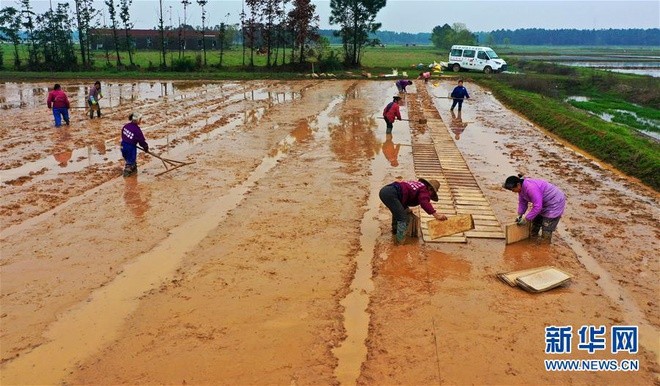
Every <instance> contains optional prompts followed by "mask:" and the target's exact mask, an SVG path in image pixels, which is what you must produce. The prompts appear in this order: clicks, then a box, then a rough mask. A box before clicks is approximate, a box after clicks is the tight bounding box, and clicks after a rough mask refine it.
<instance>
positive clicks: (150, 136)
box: [0, 82, 301, 216]
mask: <svg viewBox="0 0 660 386" xmlns="http://www.w3.org/2000/svg"><path fill="white" fill-rule="evenodd" d="M63 84H65V83H64V82H63ZM177 85H178V83H176V82H136V83H133V84H117V85H115V84H109V85H107V86H108V87H107V91H105V89H104V92H105V93H106V94H107V95H110V96H108V97H107V99H111V100H112V99H113V98H114V100H117V101H121V103H122V104H121V105H118V108H120V109H121V108H124V109H125V110H126V112H125V113H126V114H127V112H128V111H130V106H131V103H130V101H133V102H135V103H138V104H139V102H146V103H145V104H143V105H141V106H140V107H139V110H140V111H141V112H143V116H144V118H143V124H142V129H143V131H144V132H145V136H146V137H147V141H148V142H149V144H150V146H151V148H152V149H153V150H154V151H155V152H157V153H159V152H163V154H165V155H167V154H177V153H179V154H180V153H182V152H185V151H187V150H189V149H192V148H193V147H194V146H196V145H197V144H199V143H201V142H203V141H208V140H213V139H215V138H217V137H219V136H222V135H225V134H226V133H228V132H232V131H234V130H236V129H237V128H239V127H242V125H257V124H259V121H260V120H261V118H262V117H263V115H264V113H265V111H266V110H267V109H268V108H271V107H273V106H276V105H279V104H285V103H292V102H294V101H295V100H296V99H299V98H300V97H301V94H300V91H299V90H294V89H291V88H290V87H283V88H282V89H281V90H271V89H269V88H268V87H267V86H268V85H267V84H264V83H260V82H256V83H254V84H252V85H250V86H248V85H246V84H238V83H231V82H228V83H221V84H207V83H203V82H200V83H197V84H196V86H193V85H192V84H185V87H183V89H179V88H178V86H177ZM104 86H105V85H104ZM16 87H18V86H17V84H10V85H9V87H5V89H7V88H9V89H11V90H13V89H15V88H16ZM23 87H24V88H25V89H26V90H32V89H33V88H35V85H31V84H30V85H23ZM78 87H79V88H80V87H82V86H78ZM255 87H256V88H255ZM71 88H73V86H71ZM127 90H128V91H127ZM115 94H116V95H117V96H115V97H113V96H112V95H115ZM126 95H131V96H132V97H131V98H128V97H126ZM119 96H121V97H119ZM170 99H171V100H170ZM173 100H176V101H174V102H173ZM127 101H128V102H127ZM173 103H174V104H173ZM122 106H123V107H122ZM28 110H29V109H13V110H9V111H10V112H11V113H12V114H19V115H21V114H22V116H24V115H25V114H24V113H28ZM40 110H41V109H40ZM106 111H107V110H106ZM112 111H115V112H118V111H119V110H112ZM28 114H29V113H28ZM122 115H123V114H122V113H119V115H117V114H115V115H112V113H106V114H105V118H104V119H102V120H98V119H94V120H83V121H82V123H80V122H78V123H74V121H72V125H71V126H70V127H69V126H64V127H62V128H59V129H54V128H51V129H46V130H47V131H48V134H47V135H39V136H36V137H35V138H34V139H32V140H31V141H25V142H24V143H22V144H21V145H19V146H18V147H17V148H14V149H12V147H14V146H15V144H16V143H17V141H15V138H12V136H7V137H4V139H3V141H2V143H1V144H0V145H2V146H3V151H4V152H5V154H8V157H5V159H4V163H3V164H2V165H1V166H0V168H2V169H4V170H3V171H2V173H0V183H4V186H3V190H4V193H5V194H7V197H11V199H10V200H7V201H5V202H4V205H3V206H7V208H8V207H9V206H11V205H13V204H12V203H11V202H15V201H17V200H25V199H26V198H25V197H26V196H23V195H22V194H21V193H20V192H26V194H30V192H29V191H30V189H32V188H33V187H34V186H37V185H39V186H41V189H40V190H44V189H47V186H48V185H47V184H53V183H59V181H61V180H62V179H69V178H71V177H72V176H77V175H80V174H89V173H95V172H98V171H104V172H105V173H110V172H111V171H112V170H114V169H118V168H120V164H121V154H120V151H119V139H118V131H119V128H120V127H121V126H122V125H123V124H124V123H125V118H119V117H120V116H122ZM116 118H119V119H116ZM40 119H41V122H45V121H48V120H52V117H51V116H49V114H40ZM5 122H6V121H5ZM38 122H39V121H37V123H36V124H37V125H39V124H40V123H38ZM0 130H1V131H2V132H3V133H9V127H8V126H5V127H1V126H0ZM18 143H21V142H20V141H19V142H18ZM25 154H28V156H26V155H25ZM21 155H22V158H23V159H22V160H21V161H19V160H12V158H13V157H17V156H21ZM141 157H142V156H141ZM116 173H117V174H118V172H116ZM44 184H46V185H44ZM10 192H12V193H10ZM60 195H61V194H60ZM41 197H42V198H43V197H45V196H43V195H42V196H41ZM51 201H53V202H55V201H61V198H57V197H53V198H52V199H51ZM47 205H48V204H47ZM34 209H36V207H35V208H34ZM40 210H43V209H40ZM13 213H16V212H13ZM18 215H19V216H20V213H19V214H18ZM12 216H15V215H14V214H12Z"/></svg>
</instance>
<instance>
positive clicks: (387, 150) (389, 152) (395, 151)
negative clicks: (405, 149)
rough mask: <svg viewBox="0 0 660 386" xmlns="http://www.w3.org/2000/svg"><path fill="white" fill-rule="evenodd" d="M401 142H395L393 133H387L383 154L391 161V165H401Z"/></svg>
mask: <svg viewBox="0 0 660 386" xmlns="http://www.w3.org/2000/svg"><path fill="white" fill-rule="evenodd" d="M400 149H401V144H400V143H397V144H396V145H395V144H394V141H392V134H387V135H385V142H383V155H384V156H385V158H387V160H388V161H390V165H392V166H399V150H400Z"/></svg>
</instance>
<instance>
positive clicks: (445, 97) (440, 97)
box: [431, 94, 469, 101]
mask: <svg viewBox="0 0 660 386" xmlns="http://www.w3.org/2000/svg"><path fill="white" fill-rule="evenodd" d="M431 95H432V94H431ZM433 98H438V99H456V100H461V101H464V100H467V99H469V98H454V97H450V96H437V95H433Z"/></svg>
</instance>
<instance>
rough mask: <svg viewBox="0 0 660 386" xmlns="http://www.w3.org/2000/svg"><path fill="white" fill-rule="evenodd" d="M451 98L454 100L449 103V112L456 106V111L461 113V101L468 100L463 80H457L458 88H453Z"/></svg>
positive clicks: (468, 96)
mask: <svg viewBox="0 0 660 386" xmlns="http://www.w3.org/2000/svg"><path fill="white" fill-rule="evenodd" d="M451 97H452V98H454V101H453V102H452V103H451V108H450V109H449V110H451V111H454V107H456V105H458V111H461V108H463V101H464V100H466V99H470V95H469V94H468V92H467V89H466V88H465V87H463V79H459V80H458V86H456V87H454V90H453V91H452V92H451Z"/></svg>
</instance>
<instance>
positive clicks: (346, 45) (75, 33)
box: [0, 0, 386, 71]
mask: <svg viewBox="0 0 660 386" xmlns="http://www.w3.org/2000/svg"><path fill="white" fill-rule="evenodd" d="M132 1H133V0H104V2H103V5H104V6H105V7H104V8H103V9H98V8H95V4H94V2H93V0H73V8H74V9H70V6H69V3H58V4H56V5H55V7H54V8H53V7H51V9H49V10H48V11H46V12H44V13H42V14H37V13H36V12H34V10H33V7H32V5H31V3H30V0H19V1H18V3H17V6H16V7H13V6H8V7H4V8H2V9H0V44H2V45H4V44H9V45H11V46H12V47H13V49H12V50H11V52H12V55H11V56H12V58H11V59H10V58H7V59H9V60H12V61H13V67H14V69H17V70H28V71H72V70H73V71H75V70H85V69H92V68H94V67H95V57H94V55H93V54H92V53H93V52H94V51H97V50H98V47H97V45H96V44H94V43H95V42H98V41H99V40H100V39H101V37H100V36H99V35H101V34H105V31H111V33H110V34H109V35H110V37H109V39H108V40H109V43H108V44H103V49H104V50H105V58H106V66H110V65H111V61H110V57H111V56H114V65H115V66H116V67H117V68H118V69H135V68H136V64H135V60H134V59H135V55H137V52H136V48H135V47H136V46H135V38H134V37H133V36H132V35H133V34H134V33H135V30H134V23H133V22H132V20H133V15H132V14H131V5H132ZM180 2H181V5H182V7H183V13H184V24H181V23H180V25H179V27H178V28H174V27H172V26H170V27H166V26H165V22H164V17H163V4H162V0H159V6H160V7H159V13H158V15H157V16H158V24H157V25H156V26H155V30H157V31H158V34H159V37H160V38H159V39H158V40H159V42H158V44H157V48H158V50H159V58H160V66H159V67H160V68H161V69H167V68H168V67H169V68H174V69H177V68H187V67H189V66H188V64H190V63H192V60H191V59H190V58H189V57H187V56H186V54H185V34H186V33H190V34H193V35H197V36H199V39H200V41H201V45H202V47H201V55H200V57H198V58H197V59H198V60H197V61H198V63H197V64H196V66H197V67H206V66H207V65H208V62H207V46H206V43H207V37H208V34H209V30H208V28H209V25H212V24H214V21H213V20H210V19H209V17H208V15H207V13H206V8H205V7H206V5H207V4H208V0H194V2H193V1H192V0H180ZM191 5H193V6H198V7H199V8H200V10H201V20H200V21H201V27H200V28H194V27H191V26H189V25H186V24H185V19H186V17H185V14H186V12H187V8H188V7H189V6H191ZM385 5H386V0H331V4H330V7H331V16H330V23H331V24H333V25H338V26H339V29H337V30H336V31H334V35H335V36H337V37H339V38H340V39H341V42H342V48H343V64H344V65H346V66H349V67H356V66H359V65H360V60H361V57H362V48H363V47H364V46H365V45H366V44H367V43H368V42H369V41H370V35H371V34H373V33H375V32H376V31H378V29H379V28H380V23H377V22H376V16H377V14H378V12H379V11H380V10H381V9H382V8H383V7H385ZM102 15H108V19H109V20H106V19H105V16H103V17H102ZM227 16H228V14H227ZM239 16H240V24H236V25H225V23H215V25H216V27H218V28H212V29H211V31H213V34H212V36H214V37H215V36H217V38H218V41H219V42H220V64H219V66H220V67H221V66H222V53H223V50H224V49H231V48H233V47H231V46H232V43H233V42H234V41H239V42H240V44H241V46H242V54H243V62H242V64H243V66H245V67H254V65H255V61H254V57H255V54H260V55H265V56H266V66H267V67H269V68H270V67H274V66H278V65H280V66H284V65H289V66H291V65H295V64H298V65H300V64H303V63H305V62H307V61H323V60H326V61H329V62H330V63H332V62H339V61H340V59H339V55H336V54H335V53H334V51H332V50H329V49H328V46H329V43H328V41H327V39H323V38H322V37H321V36H320V34H319V32H318V30H319V16H318V15H317V14H316V6H315V5H314V4H312V2H311V0H245V1H244V2H243V9H242V11H241V13H240V15H239ZM173 30H176V31H177V32H178V39H179V44H178V46H179V49H178V52H179V55H178V57H177V58H176V59H174V58H173V56H172V58H171V59H170V63H168V61H167V55H166V54H167V52H166V51H167V47H168V46H169V45H171V44H170V43H171V42H169V41H168V40H167V39H166V35H167V36H171V35H172V34H171V33H170V32H172V31H173ZM186 31H188V32H186ZM228 36H229V37H231V38H232V39H227V37H228ZM74 37H75V38H76V39H75V41H74ZM234 37H236V39H233V38H234ZM102 38H103V39H105V38H106V36H103V37H102ZM104 42H105V40H104ZM225 43H228V44H225ZM0 48H1V46H0ZM23 49H25V50H27V58H25V55H22V50H23ZM110 49H112V51H113V52H111V51H110ZM2 52H3V50H0V67H1V66H3V65H4V58H3V56H2ZM122 54H127V56H128V62H126V59H125V58H124V57H123V56H122ZM340 64H341V63H340Z"/></svg>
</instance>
